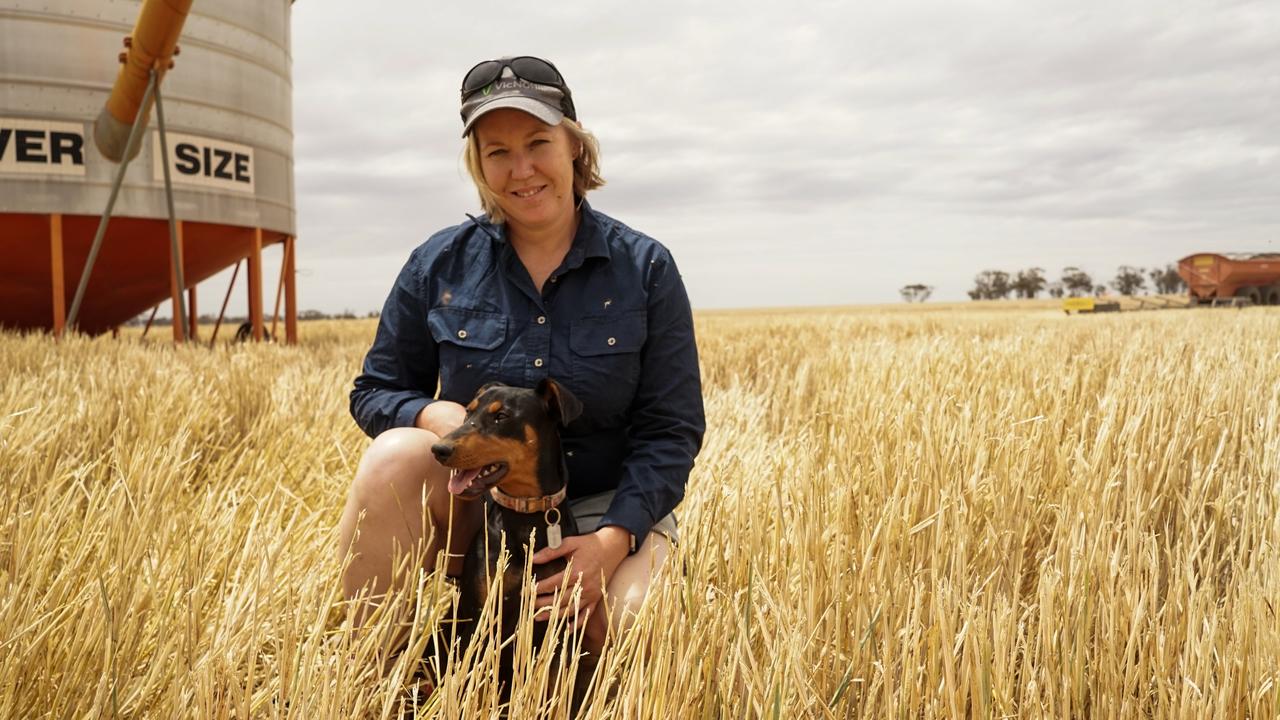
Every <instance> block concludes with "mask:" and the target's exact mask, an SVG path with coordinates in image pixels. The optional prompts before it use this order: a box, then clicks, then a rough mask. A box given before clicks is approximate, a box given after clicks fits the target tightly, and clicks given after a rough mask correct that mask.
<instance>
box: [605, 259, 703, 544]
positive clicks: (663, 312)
mask: <svg viewBox="0 0 1280 720" xmlns="http://www.w3.org/2000/svg"><path fill="white" fill-rule="evenodd" d="M652 267H653V272H652V275H651V276H650V277H651V280H650V289H649V300H648V335H647V338H646V340H645V344H644V347H643V348H642V349H641V371H640V382H639V385H638V388H637V390H636V395H635V399H634V400H633V402H632V407H631V424H630V427H629V428H628V431H627V436H628V440H629V444H630V454H629V455H628V456H627V459H626V461H625V462H624V464H623V468H622V479H621V481H620V482H619V484H618V490H617V493H616V494H615V495H614V498H613V502H612V503H611V504H610V506H609V510H608V512H606V513H605V515H604V517H603V518H602V519H601V525H617V526H620V527H622V528H624V529H626V530H627V531H628V532H630V533H631V535H632V536H633V537H634V538H635V542H636V545H637V546H638V545H639V544H640V543H642V542H644V539H645V537H646V536H648V534H649V531H650V529H652V527H653V525H654V524H655V523H657V521H658V520H660V519H661V518H663V517H665V516H666V515H667V514H668V513H670V512H671V511H672V510H674V509H675V507H676V505H678V504H679V503H680V501H681V500H682V499H683V498H684V492H685V486H686V484H687V483H688V481H689V473H690V471H691V470H692V469H693V461H694V457H695V456H697V454H698V450H699V449H701V447H702V436H703V433H704V432H705V430H706V419H705V416H704V413H703V406H702V378H701V375H700V374H699V371H698V347H697V343H696V341H695V338H694V332H693V314H692V311H691V309H690V307H689V297H688V294H687V293H686V291H685V287H684V282H683V281H682V280H681V278H680V273H679V271H678V270H677V268H676V265H675V261H674V260H673V259H672V258H671V257H670V255H669V254H666V253H665V251H664V252H663V253H662V255H661V256H660V257H659V258H656V259H655V260H654V261H653V265H652Z"/></svg>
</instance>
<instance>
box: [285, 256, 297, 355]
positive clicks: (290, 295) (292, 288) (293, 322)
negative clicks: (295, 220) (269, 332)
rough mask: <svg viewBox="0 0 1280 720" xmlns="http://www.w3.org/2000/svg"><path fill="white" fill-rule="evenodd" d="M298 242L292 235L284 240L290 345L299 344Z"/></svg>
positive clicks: (287, 322) (286, 317) (286, 326)
mask: <svg viewBox="0 0 1280 720" xmlns="http://www.w3.org/2000/svg"><path fill="white" fill-rule="evenodd" d="M297 241H298V239H297V238H296V237H294V236H292V235H290V236H289V237H287V238H285V240H284V246H285V253H284V261H285V264H286V265H288V266H289V270H288V271H287V272H285V274H284V336H285V342H287V343H289V344H290V345H297V344H298V293H297V286H296V281H297V277H298V268H297V252H298V243H297Z"/></svg>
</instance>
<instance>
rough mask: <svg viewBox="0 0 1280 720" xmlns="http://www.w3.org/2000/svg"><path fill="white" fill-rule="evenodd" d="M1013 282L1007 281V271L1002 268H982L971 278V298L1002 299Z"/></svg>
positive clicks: (1010, 289)
mask: <svg viewBox="0 0 1280 720" xmlns="http://www.w3.org/2000/svg"><path fill="white" fill-rule="evenodd" d="M1012 290H1013V284H1012V283H1010V282H1009V273H1007V272H1005V271H1003V270H983V271H982V272H980V273H978V274H977V275H975V276H974V278H973V289H972V290H970V291H969V298H970V299H972V300H1003V299H1005V298H1007V297H1009V292H1010V291H1012Z"/></svg>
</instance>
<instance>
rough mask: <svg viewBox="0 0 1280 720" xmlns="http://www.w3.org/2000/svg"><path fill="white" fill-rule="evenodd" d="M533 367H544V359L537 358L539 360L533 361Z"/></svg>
mask: <svg viewBox="0 0 1280 720" xmlns="http://www.w3.org/2000/svg"><path fill="white" fill-rule="evenodd" d="M533 366H534V367H542V358H537V359H535V360H534V361H533Z"/></svg>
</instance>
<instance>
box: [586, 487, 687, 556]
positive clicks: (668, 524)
mask: <svg viewBox="0 0 1280 720" xmlns="http://www.w3.org/2000/svg"><path fill="white" fill-rule="evenodd" d="M614 493H615V491H613V490H609V491H608V492H602V493H597V494H595V495H588V496H586V497H580V498H577V499H575V500H570V501H569V509H570V510H572V511H573V519H574V520H576V521H577V522H578V532H580V533H583V534H586V533H589V532H595V531H596V529H597V528H599V527H600V520H601V518H603V517H604V514H605V513H606V512H608V511H609V503H611V502H613V496H614ZM650 532H656V533H658V534H659V535H662V536H664V537H666V538H667V539H668V540H670V541H671V544H672V545H675V544H677V543H678V542H679V541H680V533H679V531H678V529H677V528H676V514H675V513H674V512H673V513H669V514H668V515H667V516H666V517H664V518H662V519H661V520H659V521H658V522H657V523H655V524H654V526H653V529H652V530H651V531H650ZM636 540H637V542H639V543H640V544H642V545H643V544H644V541H645V538H636Z"/></svg>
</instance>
